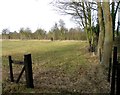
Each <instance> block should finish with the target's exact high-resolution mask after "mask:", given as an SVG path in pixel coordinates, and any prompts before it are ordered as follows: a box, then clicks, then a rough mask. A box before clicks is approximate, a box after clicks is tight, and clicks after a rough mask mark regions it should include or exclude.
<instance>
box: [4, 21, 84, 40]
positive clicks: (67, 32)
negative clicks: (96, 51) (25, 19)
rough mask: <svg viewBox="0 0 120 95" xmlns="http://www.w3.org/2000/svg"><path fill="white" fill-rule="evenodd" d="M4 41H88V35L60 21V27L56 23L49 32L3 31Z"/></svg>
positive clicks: (27, 30) (28, 29) (40, 30)
mask: <svg viewBox="0 0 120 95" xmlns="http://www.w3.org/2000/svg"><path fill="white" fill-rule="evenodd" d="M2 39H21V40H29V39H38V40H43V39H44V40H86V34H85V32H83V31H82V30H81V29H80V28H71V29H67V28H65V23H64V21H63V20H60V21H59V25H58V24H57V23H55V25H54V26H53V27H52V28H51V30H50V31H49V32H46V31H45V30H44V29H41V28H39V29H37V30H36V31H31V29H30V28H21V29H20V30H19V31H14V32H11V31H10V30H9V29H3V30H2Z"/></svg>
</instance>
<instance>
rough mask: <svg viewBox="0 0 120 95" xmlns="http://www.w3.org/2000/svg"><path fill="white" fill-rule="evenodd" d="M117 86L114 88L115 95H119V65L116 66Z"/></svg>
mask: <svg viewBox="0 0 120 95" xmlns="http://www.w3.org/2000/svg"><path fill="white" fill-rule="evenodd" d="M116 84H117V86H116V95H120V64H119V63H118V65H117V83H116Z"/></svg>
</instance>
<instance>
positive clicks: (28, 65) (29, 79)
mask: <svg viewBox="0 0 120 95" xmlns="http://www.w3.org/2000/svg"><path fill="white" fill-rule="evenodd" d="M24 65H25V75H26V84H27V87H28V88H34V85H33V73H32V61H31V54H27V55H24Z"/></svg>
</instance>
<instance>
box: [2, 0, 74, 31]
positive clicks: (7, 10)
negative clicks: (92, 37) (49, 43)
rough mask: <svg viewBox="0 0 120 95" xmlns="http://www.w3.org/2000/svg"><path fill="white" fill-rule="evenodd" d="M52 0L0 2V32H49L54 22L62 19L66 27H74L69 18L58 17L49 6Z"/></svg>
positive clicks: (4, 0) (9, 0)
mask: <svg viewBox="0 0 120 95" xmlns="http://www.w3.org/2000/svg"><path fill="white" fill-rule="evenodd" d="M51 1H52V0H0V13H1V14H0V32H1V31H2V29H4V28H8V29H9V30H10V31H15V30H17V31H18V30H19V29H20V28H21V27H24V28H26V27H29V28H30V29H31V30H32V31H35V30H36V29H37V28H43V29H45V30H46V31H49V30H50V29H51V27H53V25H54V23H55V22H58V21H59V19H63V20H64V22H65V23H66V27H67V28H70V27H75V24H74V23H73V21H71V19H70V18H71V17H70V16H63V15H60V14H59V13H58V12H56V11H54V10H53V7H52V6H51V5H50V4H49V3H50V2H51Z"/></svg>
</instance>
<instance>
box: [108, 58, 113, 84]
mask: <svg viewBox="0 0 120 95" xmlns="http://www.w3.org/2000/svg"><path fill="white" fill-rule="evenodd" d="M111 61H112V58H110V60H109V70H108V82H110V76H111V63H112V62H111Z"/></svg>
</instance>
